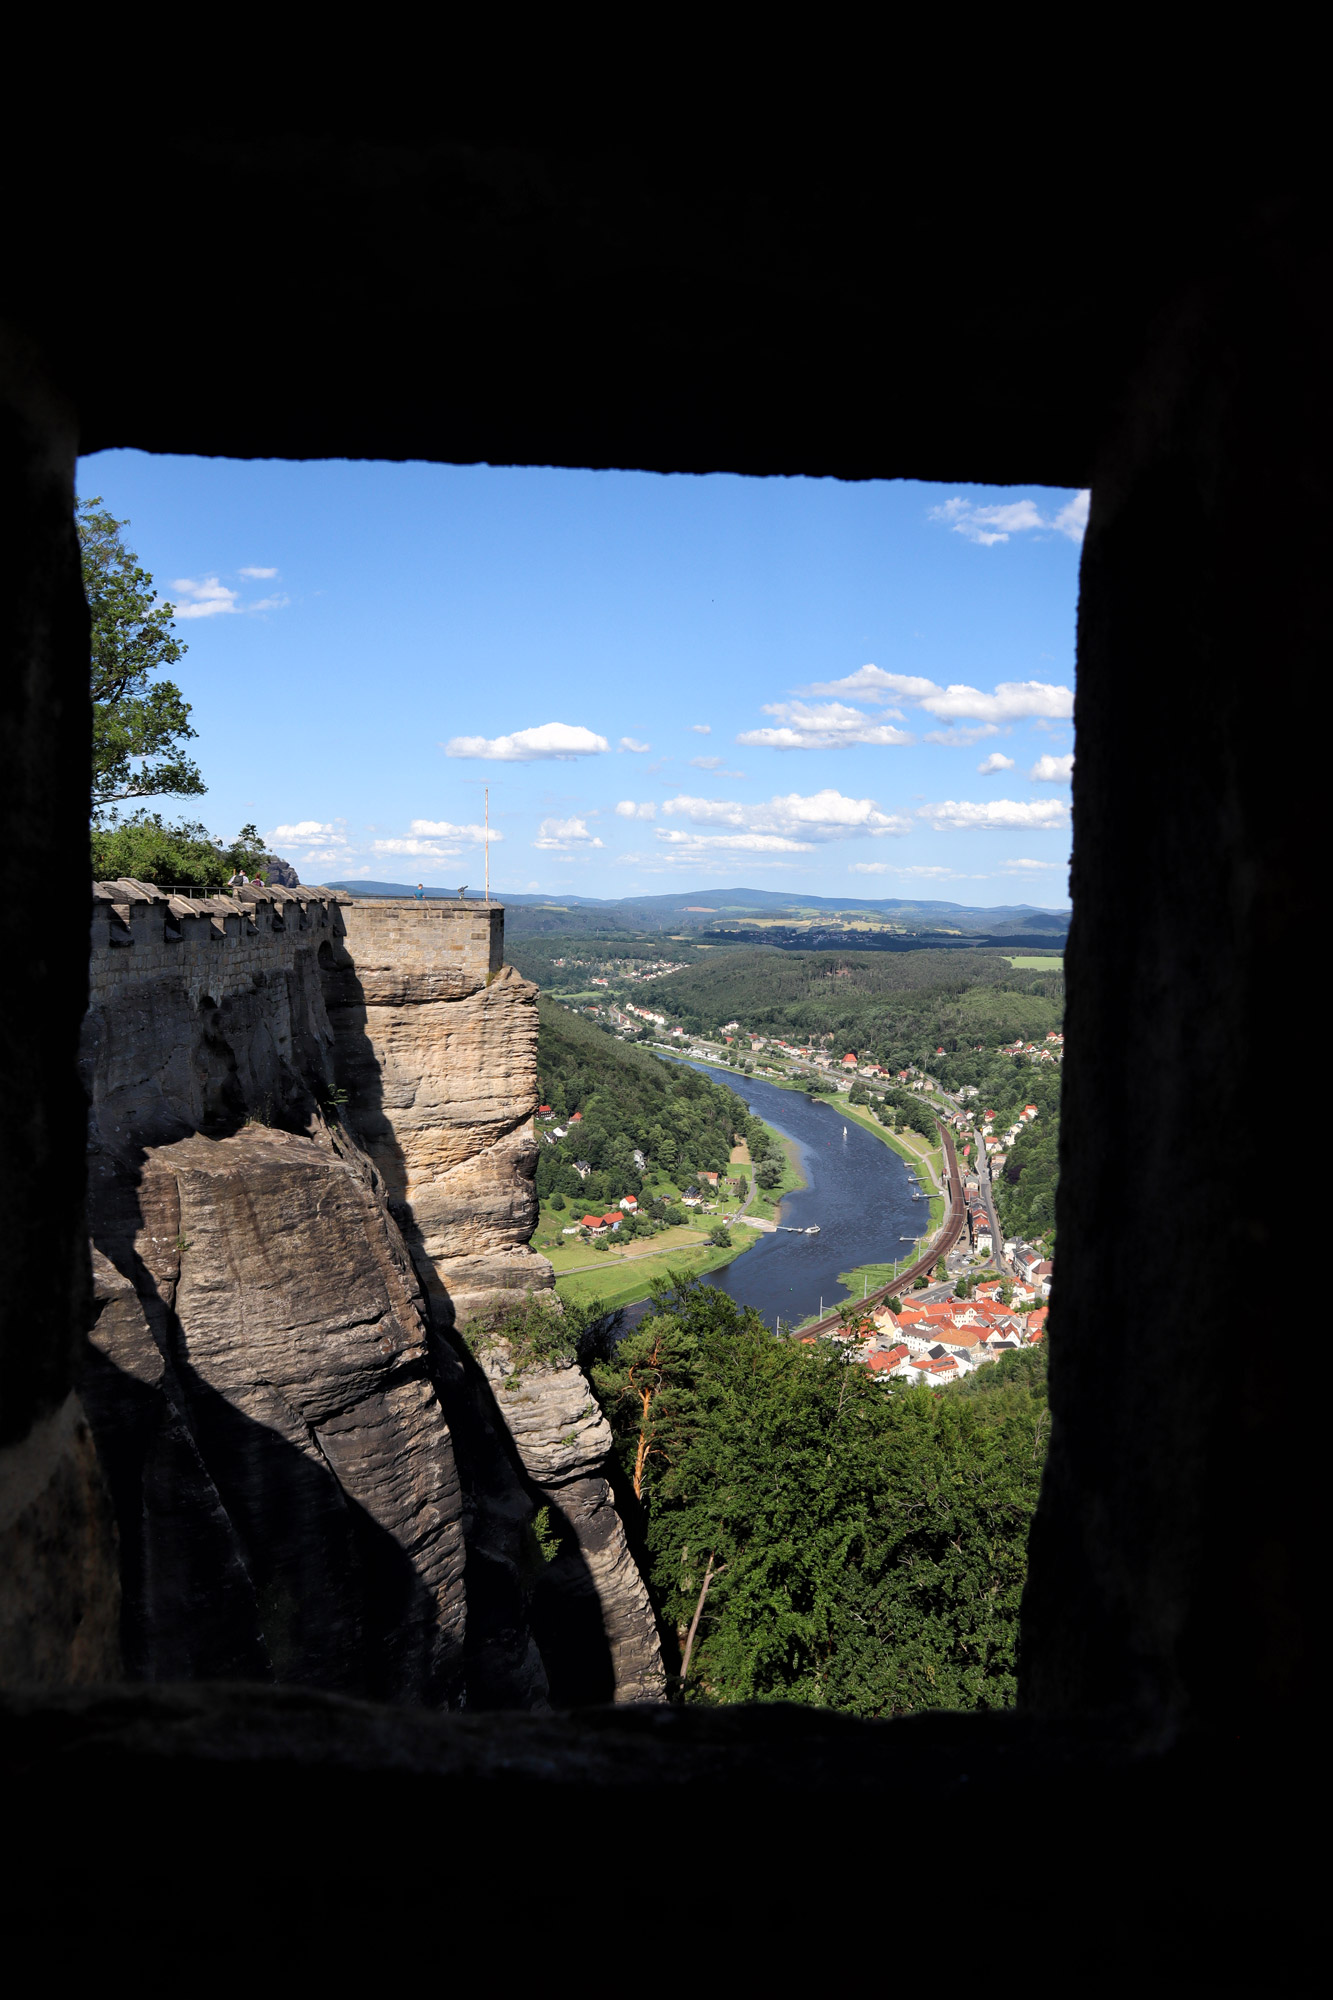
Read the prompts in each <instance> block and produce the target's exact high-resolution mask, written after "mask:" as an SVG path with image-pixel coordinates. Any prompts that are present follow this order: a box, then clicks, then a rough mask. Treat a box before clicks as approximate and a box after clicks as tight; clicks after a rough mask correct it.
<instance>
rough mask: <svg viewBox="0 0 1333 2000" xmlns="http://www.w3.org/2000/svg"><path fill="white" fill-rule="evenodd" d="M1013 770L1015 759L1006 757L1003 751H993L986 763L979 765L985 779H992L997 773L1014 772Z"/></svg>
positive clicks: (978, 767)
mask: <svg viewBox="0 0 1333 2000" xmlns="http://www.w3.org/2000/svg"><path fill="white" fill-rule="evenodd" d="M1013 768H1014V760H1013V758H1012V757H1006V756H1005V754H1004V752H1003V750H992V751H991V753H990V756H989V757H987V758H986V760H985V762H984V763H982V764H978V765H977V769H978V771H980V773H981V775H982V777H983V778H991V777H994V775H995V773H996V772H997V771H1012V770H1013Z"/></svg>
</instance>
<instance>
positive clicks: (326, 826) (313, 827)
mask: <svg viewBox="0 0 1333 2000" xmlns="http://www.w3.org/2000/svg"><path fill="white" fill-rule="evenodd" d="M343 837H344V836H343V833H342V829H341V828H340V827H338V826H334V825H332V824H330V823H328V822H326V821H324V820H319V819H298V820H296V821H295V822H294V824H293V825H291V826H275V827H273V828H272V829H271V831H270V832H268V833H266V834H265V835H264V839H265V841H266V842H267V843H268V845H269V846H270V847H279V846H281V847H299V846H301V845H303V844H304V843H305V842H307V841H311V840H341V839H343Z"/></svg>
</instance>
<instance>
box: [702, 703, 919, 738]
mask: <svg viewBox="0 0 1333 2000" xmlns="http://www.w3.org/2000/svg"><path fill="white" fill-rule="evenodd" d="M763 712H764V714H765V715H771V716H773V717H774V718H775V719H776V724H777V726H776V727H775V728H769V729H746V730H742V732H741V734H740V735H739V736H738V737H737V738H736V741H737V742H738V743H744V744H746V745H752V746H753V747H755V748H757V749H762V750H841V749H845V748H847V747H848V746H850V745H851V744H854V743H868V744H872V745H875V746H876V747H880V748H887V747H888V746H889V745H890V744H895V743H910V742H912V740H913V739H912V737H911V736H910V735H908V734H907V732H906V731H905V730H902V729H895V728H894V727H893V725H892V724H891V723H887V722H882V721H880V720H879V719H878V718H877V717H873V716H869V715H866V714H865V712H864V711H863V710H862V709H859V708H850V707H848V705H847V703H846V702H841V701H829V702H821V703H818V704H812V703H810V702H805V701H766V702H765V703H764V704H763Z"/></svg>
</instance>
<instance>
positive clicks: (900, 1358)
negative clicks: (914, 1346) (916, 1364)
mask: <svg viewBox="0 0 1333 2000" xmlns="http://www.w3.org/2000/svg"><path fill="white" fill-rule="evenodd" d="M906 1359H907V1349H906V1348H905V1347H888V1348H884V1347H879V1348H875V1349H873V1350H872V1351H871V1352H870V1353H869V1354H867V1356H866V1367H867V1368H868V1369H869V1370H870V1372H871V1374H872V1375H892V1373H893V1371H894V1369H895V1368H901V1367H902V1365H903V1363H904V1361H906Z"/></svg>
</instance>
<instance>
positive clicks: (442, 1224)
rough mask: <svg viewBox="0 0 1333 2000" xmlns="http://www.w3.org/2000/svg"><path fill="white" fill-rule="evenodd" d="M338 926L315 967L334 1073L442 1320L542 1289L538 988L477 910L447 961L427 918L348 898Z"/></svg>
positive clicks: (444, 931) (546, 1281) (547, 1269)
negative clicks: (336, 947)
mask: <svg viewBox="0 0 1333 2000" xmlns="http://www.w3.org/2000/svg"><path fill="white" fill-rule="evenodd" d="M465 907H466V906H465ZM473 907H474V909H475V907H476V906H473ZM491 907H492V909H494V906H491ZM499 914H500V913H499V912H498V911H497V912H496V916H497V917H498V916H499ZM344 921H345V923H346V926H347V939H346V948H345V950H343V951H337V952H329V953H327V954H325V960H324V963H325V967H326V970H325V993H326V998H327V1003H328V1011H329V1018H330V1021H331V1022H332V1024H333V1029H334V1033H335V1037H336V1063H337V1071H338V1080H339V1083H340V1084H341V1085H342V1086H343V1087H344V1088H345V1089H346V1091H347V1093H348V1097H349V1113H350V1116H351V1118H352V1121H353V1123H354V1125H355V1129H356V1131H357V1134H358V1136H359V1138H360V1139H361V1142H362V1144H363V1145H364V1146H365V1148H366V1150H367V1151H368V1152H369V1154H370V1156H371V1158H372V1159H373V1160H374V1162H375V1164H376V1166H377V1167H378V1168H379V1171H380V1173H381V1174H382V1176H383V1178H384V1184H385V1186H386V1188H387V1189H388V1191H389V1197H390V1200H391V1202H392V1204H393V1207H394V1212H395V1214H396V1215H397V1216H398V1217H399V1220H400V1222H401V1223H402V1226H403V1230H404V1233H405V1235H406V1236H407V1238H408V1240H409V1242H410V1244H411V1246H412V1251H413V1256H414V1258H415V1260H416V1264H417V1269H418V1271H419V1273H420V1275H421V1278H422V1281H423V1283H424V1284H425V1286H426V1288H427V1291H428V1292H429V1295H430V1299H431V1304H432V1307H433V1309H434V1311H435V1313H436V1316H437V1319H438V1320H439V1323H440V1324H441V1325H443V1326H451V1325H454V1324H460V1325H462V1324H466V1323H467V1321H469V1320H471V1319H474V1318H476V1317H477V1315H478V1314H479V1313H482V1312H484V1311H485V1310H486V1309H487V1308H488V1307H490V1306H493V1305H494V1304H495V1303H496V1302H497V1301H498V1300H500V1299H502V1298H503V1296H504V1294H505V1293H506V1292H526V1291H533V1290H538V1289H543V1288H547V1287H549V1286H550V1285H551V1284H552V1282H553V1280H552V1274H551V1266H550V1264H549V1263H548V1262H547V1260H546V1258H545V1257H541V1256H538V1255H537V1253H536V1252H535V1251H534V1250H532V1249H531V1248H530V1247H529V1238H530V1237H531V1235H532V1230H533V1226H534V1224H535V1222H536V1219H537V1197H536V1191H535V1187H534V1183H533V1173H534V1169H535V1166H536V1158H537V1145H536V1139H535V1137H534V1134H533V1125H532V1117H533V1112H534V1111H535V1110H536V1107H537V1009H536V1004H535V1002H536V988H535V987H534V986H531V985H529V984H528V982H527V981H526V980H524V979H521V978H520V977H519V975H518V974H517V973H516V972H515V971H514V970H513V968H512V966H505V965H502V964H500V963H498V955H499V948H500V947H501V946H502V943H503V932H502V930H501V929H500V925H499V923H498V922H496V923H495V924H494V929H495V931H496V932H497V933H498V935H497V936H496V937H495V938H494V939H493V938H492V935H491V933H492V923H493V920H492V914H491V909H486V908H485V907H484V906H483V908H482V909H481V910H478V911H477V913H476V917H475V919H474V918H471V917H468V918H465V919H464V921H466V922H467V923H468V925H469V929H470V930H472V931H475V933H476V935H475V936H468V937H467V939H466V943H467V945H468V946H470V947H471V948H472V949H471V950H470V952H469V953H468V955H467V957H463V956H462V954H460V955H459V957H458V958H454V956H453V952H454V950H456V949H457V947H455V946H453V945H452V944H451V939H452V935H453V932H452V929H451V928H448V927H445V926H442V925H440V924H439V923H434V924H432V922H431V915H430V914H429V913H426V912H422V913H420V914H418V913H416V912H413V911H412V910H410V909H409V910H408V911H407V912H405V913H402V914H401V915H400V914H398V913H397V912H396V911H395V910H394V907H393V906H389V907H388V908H387V909H386V908H385V907H383V906H381V907H380V908H378V909H377V908H373V907H371V908H367V907H366V906H363V905H357V904H353V905H351V906H350V907H349V908H348V909H347V910H345V912H344Z"/></svg>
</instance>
